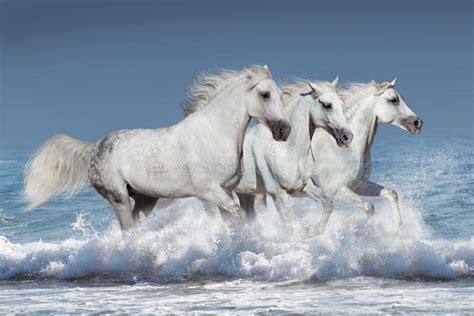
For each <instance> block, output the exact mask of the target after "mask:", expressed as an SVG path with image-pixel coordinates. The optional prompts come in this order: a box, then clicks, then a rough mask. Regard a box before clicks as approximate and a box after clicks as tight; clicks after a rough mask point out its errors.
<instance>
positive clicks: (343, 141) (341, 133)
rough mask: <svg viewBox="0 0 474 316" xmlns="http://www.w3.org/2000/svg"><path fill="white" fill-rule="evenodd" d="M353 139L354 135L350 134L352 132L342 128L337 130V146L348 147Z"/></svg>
mask: <svg viewBox="0 0 474 316" xmlns="http://www.w3.org/2000/svg"><path fill="white" fill-rule="evenodd" d="M353 138H354V135H353V134H352V132H351V131H350V130H347V129H344V128H342V129H340V130H338V132H337V136H336V137H335V139H336V142H337V145H338V146H339V147H349V145H350V144H351V142H352V139H353Z"/></svg>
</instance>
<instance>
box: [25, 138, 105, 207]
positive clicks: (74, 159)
mask: <svg viewBox="0 0 474 316" xmlns="http://www.w3.org/2000/svg"><path fill="white" fill-rule="evenodd" d="M95 146H96V145H95V144H93V143H88V142H84V141H80V140H77V139H74V138H72V137H69V136H67V135H55V136H53V137H51V138H50V139H48V140H47V141H46V142H45V143H44V144H43V145H42V146H41V147H40V148H38V150H37V151H36V152H35V153H34V155H33V156H32V157H31V158H30V160H29V161H28V163H27V164H26V167H25V171H24V186H25V187H24V191H23V197H24V199H25V200H26V201H27V202H28V209H33V208H35V207H38V206H39V205H41V204H43V203H45V202H46V201H48V200H49V199H51V198H52V197H53V196H55V195H57V194H60V193H63V194H64V195H67V196H72V195H73V194H75V193H77V192H79V191H80V190H82V189H84V188H85V187H86V186H87V185H88V184H89V177H88V173H89V172H88V169H89V162H90V159H91V156H92V154H93V152H94V149H95Z"/></svg>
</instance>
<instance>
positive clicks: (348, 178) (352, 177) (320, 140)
mask: <svg viewBox="0 0 474 316" xmlns="http://www.w3.org/2000/svg"><path fill="white" fill-rule="evenodd" d="M395 82H396V80H395V79H394V80H393V81H392V82H390V83H388V82H384V83H382V84H376V83H375V82H372V83H368V84H352V85H350V86H349V87H348V88H347V89H345V90H342V91H341V92H340V94H341V96H342V97H343V99H344V101H345V113H346V116H347V117H348V121H349V126H350V128H351V130H352V131H353V132H354V139H353V141H352V144H351V146H350V147H349V148H340V147H339V146H337V145H336V143H335V142H334V140H333V139H332V137H331V136H330V135H329V134H327V133H326V132H325V131H323V130H319V131H318V130H317V131H316V132H315V135H314V137H313V139H312V142H311V146H312V149H313V151H314V154H315V160H316V163H315V164H314V167H313V170H312V179H313V180H314V181H315V182H316V184H317V185H318V186H319V187H316V186H315V185H314V184H313V183H312V182H311V181H310V182H309V183H308V185H307V188H305V190H304V191H303V193H304V195H306V196H309V197H311V198H313V199H314V198H316V199H317V198H321V200H322V203H323V207H324V211H323V216H322V218H321V220H320V222H319V223H318V224H317V225H316V226H314V227H311V228H310V229H309V234H310V235H312V234H319V233H322V232H324V229H325V227H326V224H327V222H328V220H329V217H330V215H331V213H332V210H333V198H335V199H337V200H340V201H343V202H346V203H353V204H356V205H357V206H359V207H361V208H363V209H364V210H365V212H366V214H367V216H368V217H370V216H372V215H373V214H374V212H375V209H374V206H373V204H371V203H369V202H367V201H365V200H364V199H363V198H361V196H370V197H375V196H380V197H385V198H387V199H388V200H389V201H390V203H391V206H392V212H393V213H392V214H393V228H392V232H393V233H396V232H397V231H398V229H399V227H400V225H401V223H402V219H401V215H400V208H399V205H398V195H397V193H396V192H395V191H394V190H392V189H390V188H387V187H384V186H383V185H380V184H377V183H375V182H371V181H369V177H370V174H371V172H372V160H371V152H370V149H371V147H372V144H373V142H374V138H375V134H376V131H377V127H378V125H379V124H380V123H386V124H392V125H395V126H398V127H400V128H402V129H404V130H406V131H408V132H410V133H412V134H417V133H419V132H420V131H421V127H422V125H423V122H422V120H421V119H420V118H418V117H417V116H416V115H415V113H413V111H412V110H411V109H410V108H409V107H408V105H407V104H406V103H405V99H404V98H403V97H402V96H401V95H400V94H399V93H398V92H397V91H396V90H395ZM300 195H301V194H300Z"/></svg>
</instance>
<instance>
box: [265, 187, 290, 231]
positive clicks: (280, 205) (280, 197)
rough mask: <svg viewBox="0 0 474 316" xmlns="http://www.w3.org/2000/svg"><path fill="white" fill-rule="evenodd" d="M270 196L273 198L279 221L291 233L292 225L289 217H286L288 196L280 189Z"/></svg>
mask: <svg viewBox="0 0 474 316" xmlns="http://www.w3.org/2000/svg"><path fill="white" fill-rule="evenodd" d="M270 195H271V197H272V198H273V202H274V203H275V207H276V210H277V212H278V215H280V220H281V221H282V223H283V224H284V225H285V226H287V227H288V228H289V229H290V231H291V232H293V223H292V220H291V217H290V216H289V215H288V200H289V194H288V193H287V192H286V191H285V190H283V189H281V188H280V189H278V190H276V192H274V193H270Z"/></svg>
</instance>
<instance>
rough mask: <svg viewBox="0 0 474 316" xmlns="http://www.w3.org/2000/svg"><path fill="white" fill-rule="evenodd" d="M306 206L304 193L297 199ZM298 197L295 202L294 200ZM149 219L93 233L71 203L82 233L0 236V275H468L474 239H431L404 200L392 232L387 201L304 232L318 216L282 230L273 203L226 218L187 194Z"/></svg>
mask: <svg viewBox="0 0 474 316" xmlns="http://www.w3.org/2000/svg"><path fill="white" fill-rule="evenodd" d="M296 203H297V204H298V203H299V206H302V207H304V206H308V205H309V204H310V203H312V202H309V201H302V202H296ZM297 206H298V205H297ZM155 212H156V213H157V214H155V216H152V218H150V219H149V220H148V221H147V222H145V223H143V224H142V225H141V226H140V227H138V228H137V229H136V230H134V231H133V232H130V233H128V234H126V235H125V236H122V234H121V233H120V230H119V229H118V227H117V226H116V225H114V226H112V227H110V228H109V229H108V230H107V231H105V232H101V233H99V234H97V233H96V232H95V230H94V229H93V227H92V226H91V223H90V222H88V219H87V218H86V217H84V215H83V214H81V213H78V214H77V216H76V222H75V223H72V224H71V227H72V228H74V229H76V230H80V231H82V232H83V233H84V234H85V235H84V237H83V238H82V239H67V240H65V241H63V242H61V243H47V242H41V241H38V242H34V243H26V244H19V243H14V242H11V241H9V240H8V239H7V238H5V237H0V279H7V278H12V277H25V278H37V277H41V278H43V277H45V278H59V279H69V278H78V277H87V276H94V275H104V274H105V275H115V276H119V277H120V276H123V275H132V276H134V277H137V278H141V277H143V278H154V279H157V280H160V279H164V280H182V279H183V278H188V277H192V276H195V275H202V274H206V275H223V276H228V277H239V278H240V277H244V278H256V279H260V280H271V281H273V280H307V279H316V280H328V279H339V278H345V277H353V276H360V275H364V276H376V277H379V276H380V277H395V278H436V279H454V278H462V277H472V276H474V240H473V239H471V240H464V241H461V240H459V241H452V240H449V241H448V240H441V239H433V238H431V237H430V235H429V234H428V233H427V229H426V228H425V227H424V226H423V224H422V220H421V218H420V217H419V215H418V212H416V210H410V207H409V206H407V205H405V206H404V225H403V226H402V229H401V231H400V233H399V234H398V235H397V236H396V237H391V236H388V235H386V234H385V233H384V232H383V229H382V227H383V226H385V225H386V224H387V222H386V218H389V217H388V216H387V215H388V213H386V212H385V210H382V211H380V214H379V215H378V216H375V217H374V218H372V219H370V220H369V221H366V220H365V219H364V218H363V217H362V215H361V214H362V212H360V214H356V213H354V214H353V215H351V216H347V213H345V212H336V213H335V214H334V216H333V218H332V219H331V221H330V223H329V227H328V229H327V230H326V232H325V233H324V234H323V235H320V236H317V237H314V238H310V239H304V238H303V237H302V236H301V235H300V234H299V231H301V230H300V228H301V224H300V223H312V222H313V223H314V222H316V220H317V216H316V217H314V216H313V215H312V213H310V212H307V213H305V212H304V211H301V212H299V213H296V214H295V216H296V215H297V216H298V218H299V219H300V221H299V222H297V223H296V224H295V225H296V233H295V234H293V236H291V237H288V234H287V232H286V231H285V230H284V229H283V228H282V227H281V225H280V223H279V221H278V217H277V216H276V215H275V213H274V211H269V212H267V213H266V214H263V215H261V216H260V217H259V223H257V224H253V225H249V224H247V225H244V226H241V225H237V224H231V223H229V224H224V223H223V222H222V221H221V219H220V218H216V217H211V216H208V215H206V214H204V212H203V209H202V207H201V206H200V204H199V203H198V202H196V201H194V200H193V199H187V200H182V201H180V202H178V203H177V204H175V205H174V206H171V207H170V208H168V209H166V210H162V211H155Z"/></svg>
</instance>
